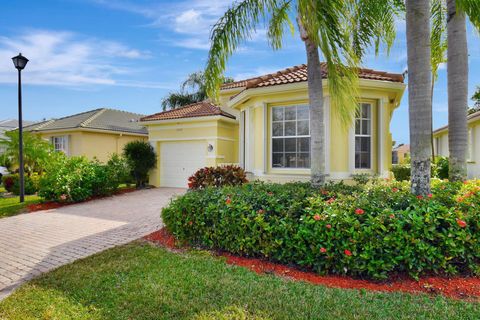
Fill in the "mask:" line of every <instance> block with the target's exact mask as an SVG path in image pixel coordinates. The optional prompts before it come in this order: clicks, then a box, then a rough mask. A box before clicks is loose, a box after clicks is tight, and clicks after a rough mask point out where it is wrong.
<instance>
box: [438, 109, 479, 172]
mask: <svg viewBox="0 0 480 320" xmlns="http://www.w3.org/2000/svg"><path fill="white" fill-rule="evenodd" d="M433 137H434V145H433V146H434V150H435V154H436V155H439V156H442V157H448V155H449V151H448V126H445V127H441V128H438V129H437V130H435V131H434V132H433ZM467 173H468V178H469V179H475V178H477V179H478V178H480V111H477V112H474V113H472V114H470V115H469V116H468V153H467Z"/></svg>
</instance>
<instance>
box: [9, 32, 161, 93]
mask: <svg viewBox="0 0 480 320" xmlns="http://www.w3.org/2000/svg"><path fill="white" fill-rule="evenodd" d="M18 52H22V53H23V54H24V55H25V56H26V57H27V58H28V59H30V62H29V63H28V65H27V68H26V70H25V73H26V74H25V76H24V81H25V83H28V84H38V85H60V86H84V85H128V83H129V82H128V81H123V82H122V81H119V80H117V79H118V76H119V75H129V74H131V73H132V72H133V71H132V70H131V69H130V68H128V67H125V66H124V61H129V60H132V59H141V58H148V57H149V55H150V54H149V52H142V51H140V50H137V49H132V48H130V47H128V46H126V45H124V44H122V43H118V42H113V41H105V40H101V39H94V38H93V39H92V38H85V37H82V36H81V35H79V34H75V33H72V32H66V31H60V32H59V31H51V30H29V31H28V32H25V33H23V34H21V35H20V36H17V37H16V38H15V39H14V38H12V37H0V70H1V71H0V83H15V82H16V77H15V72H14V69H13V64H12V62H11V60H10V58H11V57H13V56H14V55H16V54H18ZM27 72H28V74H27ZM140 85H141V83H134V84H132V86H140ZM152 85H155V84H152V83H147V84H145V86H146V87H152ZM157 86H162V87H164V86H163V85H161V84H157Z"/></svg>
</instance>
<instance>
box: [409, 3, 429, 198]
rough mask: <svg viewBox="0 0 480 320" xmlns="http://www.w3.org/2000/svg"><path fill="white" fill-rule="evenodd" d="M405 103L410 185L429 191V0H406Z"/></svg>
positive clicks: (423, 192) (418, 192)
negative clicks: (409, 153)
mask: <svg viewBox="0 0 480 320" xmlns="http://www.w3.org/2000/svg"><path fill="white" fill-rule="evenodd" d="M406 9H407V56H408V104H409V118H410V148H411V149H410V151H411V167H412V175H411V184H412V186H411V188H412V193H414V194H416V195H427V194H429V193H430V167H431V159H430V156H431V152H430V143H431V142H430V138H431V132H432V117H431V108H432V101H431V85H432V68H431V61H430V1H429V0H407V1H406Z"/></svg>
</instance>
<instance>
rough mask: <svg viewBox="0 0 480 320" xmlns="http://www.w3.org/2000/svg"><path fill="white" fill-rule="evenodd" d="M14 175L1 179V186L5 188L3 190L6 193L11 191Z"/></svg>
mask: <svg viewBox="0 0 480 320" xmlns="http://www.w3.org/2000/svg"><path fill="white" fill-rule="evenodd" d="M14 176H15V175H13V174H9V175H8V176H3V177H2V182H3V186H4V187H5V190H7V191H8V192H12V190H13V184H14V183H15V177H14Z"/></svg>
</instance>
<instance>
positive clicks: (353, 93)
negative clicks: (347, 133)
mask: <svg viewBox="0 0 480 320" xmlns="http://www.w3.org/2000/svg"><path fill="white" fill-rule="evenodd" d="M399 2H401V1H398V0H388V1H375V0H329V1H315V0H297V1H296V2H293V1H291V0H244V1H240V2H238V3H236V4H234V5H233V6H232V7H230V8H229V9H228V10H227V12H226V13H225V14H224V16H223V17H221V18H220V20H219V21H218V22H217V23H216V24H215V26H214V27H213V29H212V34H211V48H210V52H209V57H208V62H207V67H206V71H205V77H206V89H207V94H208V95H209V96H211V97H213V98H216V97H217V96H218V88H219V85H220V83H221V76H222V74H223V72H224V71H225V68H226V62H227V60H228V58H229V57H230V56H231V55H232V54H233V53H234V52H235V50H236V49H237V48H238V46H239V45H240V44H241V43H242V42H243V41H244V40H246V39H248V38H249V37H250V35H251V33H253V32H254V31H255V30H256V27H257V26H258V24H259V23H260V22H262V21H263V22H265V24H266V25H268V32H267V36H268V40H269V44H270V46H271V47H272V48H273V49H275V50H277V49H280V48H281V47H282V40H283V35H284V33H285V30H286V29H288V30H290V32H291V33H292V34H293V33H294V31H295V27H294V25H293V23H292V21H291V20H290V16H296V18H297V24H298V27H299V30H300V36H301V39H302V40H303V41H304V43H305V50H306V53H307V73H308V95H309V99H310V124H311V128H310V131H311V133H310V136H311V143H310V145H311V159H312V160H311V180H312V184H313V185H314V186H319V185H322V184H323V183H324V182H325V137H324V109H323V102H324V99H323V83H322V72H321V65H320V54H319V49H320V52H321V53H322V56H323V58H324V60H325V63H326V69H327V80H328V90H329V94H330V97H331V101H332V104H333V105H334V106H335V108H334V109H333V110H335V111H336V112H337V113H338V115H339V116H340V118H341V119H342V122H343V123H344V124H346V125H348V124H349V123H351V121H352V119H353V117H354V113H355V110H356V109H357V100H356V98H357V96H358V94H357V93H358V74H357V68H358V65H359V62H360V59H361V57H362V54H363V53H364V50H365V48H367V47H369V46H370V45H372V43H373V42H374V44H375V46H376V52H378V47H379V43H380V42H385V43H386V44H387V47H388V48H390V46H391V45H392V43H393V38H394V34H395V28H394V16H395V9H394V8H395V6H394V5H393V4H396V5H398V3H399ZM379 17H380V18H379Z"/></svg>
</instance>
